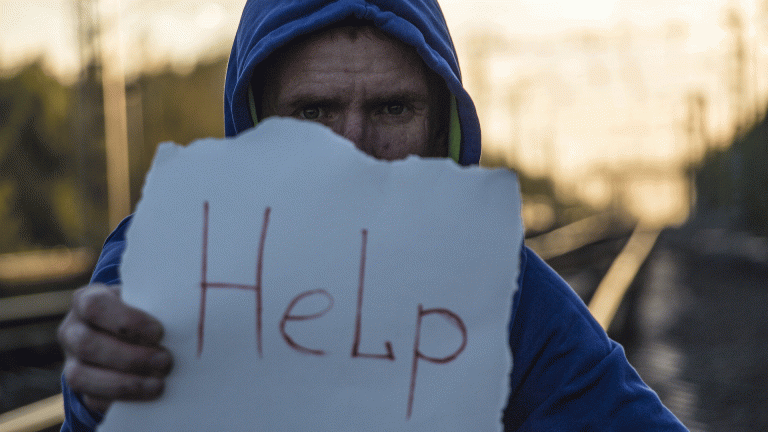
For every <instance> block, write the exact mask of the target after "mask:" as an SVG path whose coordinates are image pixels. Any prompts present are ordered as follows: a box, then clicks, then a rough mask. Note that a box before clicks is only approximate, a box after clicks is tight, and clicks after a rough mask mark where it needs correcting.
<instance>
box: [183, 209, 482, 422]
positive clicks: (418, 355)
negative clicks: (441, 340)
mask: <svg viewBox="0 0 768 432" xmlns="http://www.w3.org/2000/svg"><path fill="white" fill-rule="evenodd" d="M270 211H271V209H270V207H267V208H266V209H265V210H264V216H263V221H262V226H261V237H260V240H259V246H258V253H257V258H256V283H255V284H254V285H246V284H236V283H227V282H212V281H209V280H208V225H209V203H208V201H205V202H204V203H203V249H202V266H201V280H200V317H199V320H198V330H197V357H198V358H199V357H200V356H201V355H202V353H203V343H204V339H205V338H204V334H205V306H206V294H207V291H208V290H209V289H241V290H250V291H254V292H255V294H256V302H255V313H256V329H255V333H256V349H257V353H258V357H259V358H262V357H263V355H264V349H263V346H262V334H263V323H262V315H263V314H262V312H263V307H264V305H263V302H262V290H263V287H262V272H263V262H264V248H265V243H266V239H267V231H268V226H269V217H270ZM367 241H368V230H367V229H362V230H361V248H360V270H359V283H358V289H357V308H356V313H355V316H354V318H353V319H351V320H350V321H351V324H352V325H354V329H355V331H354V338H353V340H352V341H351V348H350V357H351V358H361V359H374V360H384V361H395V352H394V350H393V349H392V343H391V342H390V341H386V342H384V349H385V351H386V352H385V353H365V352H361V351H360V341H361V339H362V334H361V333H362V332H361V328H362V320H363V316H362V306H363V293H364V286H365V263H366V246H367ZM310 297H323V298H325V300H326V303H327V306H326V307H325V308H324V309H323V310H321V311H319V312H315V313H311V314H297V313H294V309H295V308H296V306H297V305H298V304H299V303H301V302H302V301H304V300H306V299H309V298H310ZM333 302H334V299H333V296H332V295H331V294H330V293H329V292H328V291H326V290H324V289H312V290H308V291H304V292H302V293H299V294H297V295H296V296H295V297H294V298H293V299H292V300H291V301H290V302H289V303H288V305H287V306H286V307H285V311H284V312H283V314H282V318H281V319H280V322H279V323H278V328H279V331H280V336H281V337H282V339H283V340H284V341H285V343H286V344H287V345H288V346H289V347H290V348H291V349H293V350H295V351H297V352H299V353H303V354H307V355H315V356H323V355H325V354H326V352H325V351H324V350H322V349H319V348H311V347H307V346H303V345H300V344H298V343H297V342H296V341H294V339H293V338H291V335H290V334H289V333H288V331H287V330H286V324H287V323H289V322H292V321H295V322H301V321H310V320H314V319H318V318H320V317H322V316H324V315H325V314H327V313H329V312H330V311H331V309H333ZM430 315H439V316H441V317H442V318H444V319H445V320H446V322H448V323H450V324H451V325H452V326H453V327H455V330H456V331H458V332H459V334H460V335H461V339H462V342H461V345H460V346H459V347H458V348H457V349H456V350H455V351H454V352H453V353H451V354H449V355H446V356H444V357H432V356H429V355H427V354H425V353H423V352H422V351H421V326H422V321H423V319H424V318H426V317H428V316H430ZM414 334H415V337H414V341H413V350H412V352H411V356H412V357H411V378H410V388H409V391H408V400H407V402H406V414H405V418H406V419H410V418H411V414H412V412H413V399H414V394H415V391H416V376H417V371H418V366H419V361H421V360H424V361H427V362H430V363H435V364H445V363H449V362H451V361H453V360H455V359H456V358H457V357H458V356H459V355H460V354H461V353H462V352H463V351H464V349H465V348H466V346H467V329H466V326H465V325H464V321H463V320H462V319H461V317H459V316H458V315H457V314H456V313H454V312H452V311H450V310H448V309H445V308H430V309H425V308H424V307H423V305H421V304H418V305H417V306H416V328H415V332H414Z"/></svg>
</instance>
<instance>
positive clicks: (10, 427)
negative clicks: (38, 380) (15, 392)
mask: <svg viewBox="0 0 768 432" xmlns="http://www.w3.org/2000/svg"><path fill="white" fill-rule="evenodd" d="M63 422H64V397H63V396H62V395H61V393H59V394H57V395H56V396H51V397H49V398H47V399H43V400H41V401H38V402H34V403H31V404H29V405H26V406H23V407H21V408H17V409H15V410H13V411H9V412H7V413H4V414H0V432H37V431H39V430H41V429H45V428H47V427H51V426H56V425H57V424H61V423H63Z"/></svg>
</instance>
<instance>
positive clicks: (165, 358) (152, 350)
mask: <svg viewBox="0 0 768 432" xmlns="http://www.w3.org/2000/svg"><path fill="white" fill-rule="evenodd" d="M59 339H60V341H61V343H62V346H63V347H64V350H65V351H66V352H67V354H68V355H70V356H72V357H74V358H76V359H78V360H80V361H81V362H83V363H87V364H90V365H93V366H97V367H101V368H105V369H113V370H116V371H121V372H128V373H133V374H139V375H155V376H165V375H167V374H168V372H169V371H170V369H171V365H172V362H173V360H172V358H171V354H170V353H169V352H168V351H167V350H165V349H164V348H162V347H160V346H147V345H137V344H132V343H128V342H125V341H123V340H120V339H118V338H116V337H114V336H112V335H110V334H107V333H104V332H101V331H98V330H95V329H94V328H93V327H90V326H88V325H87V324H85V323H84V322H83V321H80V320H76V319H68V320H65V323H63V324H62V326H61V328H60V329H59Z"/></svg>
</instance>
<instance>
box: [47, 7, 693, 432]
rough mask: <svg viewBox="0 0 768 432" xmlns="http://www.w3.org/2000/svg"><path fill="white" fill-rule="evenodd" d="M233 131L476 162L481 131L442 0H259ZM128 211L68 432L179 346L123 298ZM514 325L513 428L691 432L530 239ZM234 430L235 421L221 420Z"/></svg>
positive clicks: (90, 295)
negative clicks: (306, 136)
mask: <svg viewBox="0 0 768 432" xmlns="http://www.w3.org/2000/svg"><path fill="white" fill-rule="evenodd" d="M225 96H226V97H225V121H226V133H227V135H228V136H233V135H236V134H238V133H240V132H242V131H244V130H246V129H249V128H251V127H253V126H254V124H257V123H258V121H259V119H261V118H265V117H269V116H272V115H280V116H292V117H296V118H302V119H307V120H311V121H317V122H320V123H323V124H325V125H327V126H328V127H330V128H331V129H333V130H334V131H335V132H336V133H338V134H340V135H342V136H344V137H346V138H348V139H349V140H350V141H352V142H353V143H354V144H355V145H356V146H357V147H358V148H360V149H361V150H363V151H365V152H366V153H368V154H370V155H372V156H375V157H377V158H381V159H387V160H393V159H400V158H404V157H405V156H407V155H410V154H416V155H421V156H427V157H445V156H450V157H452V158H454V160H456V161H457V162H458V163H460V164H464V165H469V164H476V163H477V162H478V160H479V156H480V130H479V122H478V119H477V115H476V113H475V109H474V105H473V104H472V101H471V99H470V98H469V95H468V94H467V93H466V91H465V90H464V89H463V87H462V85H461V82H460V74H459V69H458V63H457V60H456V55H455V53H454V49H453V44H452V41H451V38H450V35H449V34H448V30H447V27H446V25H445V22H444V19H443V17H442V13H441V12H440V10H439V6H438V5H437V4H436V3H435V2H434V1H433V0H376V1H364V0H341V1H336V2H331V3H329V2H327V1H316V0H304V1H295V2H286V1H280V0H254V1H249V2H248V3H247V4H246V5H245V9H244V11H243V16H242V20H241V23H240V28H239V30H238V33H237V36H236V39H235V43H234V46H233V49H232V54H231V57H230V62H229V67H228V72H227V84H226V90H225ZM129 223H130V218H129V219H126V220H125V221H123V223H121V224H120V226H118V228H117V229H116V230H115V232H113V233H112V234H111V235H110V236H109V238H107V241H106V243H105V246H104V250H103V252H102V255H101V257H100V259H99V263H98V264H97V267H96V270H95V271H94V275H93V278H92V282H93V283H94V285H91V286H89V287H85V288H83V289H81V290H79V291H78V292H77V293H76V295H75V297H74V304H73V309H72V311H71V312H70V314H69V315H68V316H67V318H66V319H65V320H64V322H63V323H62V325H61V327H60V330H59V337H60V340H61V342H62V345H63V347H64V349H65V351H66V353H67V360H66V364H65V368H64V377H63V380H62V383H63V388H64V396H65V411H66V423H65V424H64V427H63V429H62V430H67V431H69V430H72V431H75V430H77V431H80V430H93V429H94V428H95V426H96V425H97V424H98V422H99V421H100V419H101V416H102V413H103V412H104V411H106V409H107V408H108V407H109V405H110V404H111V402H112V401H114V400H118V399H128V400H151V399H153V398H156V397H157V396H159V394H160V393H161V392H162V388H163V378H164V377H165V376H166V375H167V373H168V372H169V370H170V368H171V363H172V360H171V356H170V354H169V353H168V352H167V351H166V350H165V349H164V348H163V347H162V346H161V345H160V341H161V338H162V327H161V325H160V324H159V323H158V322H157V320H155V319H154V318H153V317H151V316H149V315H147V314H145V313H143V312H141V311H139V310H136V309H133V308H131V307H128V306H126V305H125V304H123V303H122V302H121V301H120V298H119V292H118V290H117V288H115V287H107V286H103V285H96V284H97V283H101V284H106V285H118V284H119V283H120V280H119V276H118V274H117V268H118V266H119V263H120V257H121V255H122V251H123V249H124V246H125V237H124V236H125V229H126V227H127V225H128V224H129ZM518 284H519V289H518V290H517V293H516V294H515V297H514V300H513V310H512V313H511V317H512V320H511V322H510V323H509V333H510V339H509V343H510V349H511V350H512V355H513V363H514V366H513V370H512V371H511V374H510V383H511V393H510V395H509V401H508V406H507V408H506V410H505V411H504V413H503V422H504V426H505V429H506V430H621V431H628V430H649V429H652V430H685V428H684V427H683V426H682V425H681V424H680V423H679V422H678V421H677V419H675V417H674V416H673V415H672V414H671V413H670V412H669V411H668V410H667V409H666V408H664V407H663V406H662V404H661V403H660V401H659V400H658V398H657V396H656V395H655V394H654V393H653V392H652V391H651V390H650V389H648V388H647V387H646V386H645V385H644V384H643V383H642V381H641V380H640V378H639V377H638V376H637V374H636V373H635V371H634V370H633V369H632V367H631V366H630V365H629V364H628V363H627V361H626V358H625V357H624V353H623V350H622V348H621V347H620V346H619V345H618V344H616V343H615V342H613V341H611V340H609V339H608V338H607V336H606V335H605V333H604V332H603V330H602V329H601V328H600V326H599V325H598V324H597V323H596V322H595V321H594V320H593V319H592V317H591V316H590V314H589V312H588V310H587V309H586V307H585V306H584V304H583V303H582V302H581V301H580V300H579V299H578V297H577V296H576V295H575V294H574V293H573V291H572V290H570V288H569V287H568V286H567V285H566V284H565V282H563V281H562V279H560V278H559V277H558V276H557V275H556V274H555V273H554V272H553V271H552V270H551V269H550V268H549V267H547V266H546V264H544V263H543V262H542V261H541V259H540V258H538V257H537V256H536V255H535V254H534V253H533V252H531V251H530V250H529V249H527V248H524V249H523V250H522V251H521V268H520V278H519V280H518ZM222 429H226V425H222Z"/></svg>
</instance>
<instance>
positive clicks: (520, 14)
mask: <svg viewBox="0 0 768 432" xmlns="http://www.w3.org/2000/svg"><path fill="white" fill-rule="evenodd" d="M756 1H760V0H742V1H741V2H738V1H736V3H740V4H742V5H743V7H745V8H746V9H747V10H751V9H754V7H755V6H754V4H755V2H756ZM440 3H441V5H442V7H443V9H444V12H445V14H446V17H447V21H448V23H449V27H450V28H451V30H452V32H453V33H454V35H455V36H459V37H461V34H462V33H464V32H466V31H468V29H472V28H475V27H479V26H482V27H491V28H495V29H498V30H499V31H501V32H504V33H506V34H509V35H529V36H530V35H542V34H552V33H557V32H562V31H567V30H568V29H573V28H585V27H586V28H598V29H599V28H603V29H605V28H611V27H612V26H615V25H616V24H617V23H621V22H631V23H633V24H635V25H638V26H658V25H661V24H663V23H664V22H666V21H669V20H674V19H676V20H681V21H686V22H689V23H691V26H690V29H691V30H690V31H691V33H692V35H693V36H694V39H701V38H703V39H707V37H708V36H709V37H710V40H709V41H708V42H709V43H710V44H711V43H716V40H715V41H714V42H713V41H712V40H711V38H712V37H714V38H717V35H718V34H719V33H721V32H722V31H721V30H718V28H719V27H718V25H719V24H720V23H719V22H718V21H719V17H720V16H721V12H722V10H723V8H724V7H725V6H726V5H727V4H728V3H734V0H643V1H637V0H634V1H633V0H594V1H591V2H573V1H564V0H560V1H556V0H516V1H510V0H499V1H488V0H484V1H467V0H442V1H441V2H440ZM102 5H103V6H104V10H105V11H106V12H107V14H108V15H111V14H113V13H114V11H115V10H119V11H120V26H121V28H122V30H123V31H122V34H123V36H122V43H121V45H122V50H123V51H124V52H125V55H126V57H125V58H126V61H125V62H124V63H125V68H126V71H127V73H128V74H129V75H130V74H132V73H135V72H136V70H137V69H138V68H139V67H141V66H143V65H144V64H149V65H154V64H159V63H165V62H171V63H172V64H176V65H178V66H179V67H182V68H183V67H185V66H187V67H188V66H189V65H191V64H193V63H194V61H195V60H196V58H197V57H199V56H205V55H210V53H216V54H219V53H221V52H226V50H227V47H228V46H229V44H230V43H231V40H232V38H233V36H234V33H235V30H236V28H237V23H238V19H239V14H240V12H241V10H242V7H243V5H244V1H243V0H219V1H215V2H205V1H190V0H186V1H167V0H163V1H158V0H122V1H118V0H103V1H102ZM704 44H705V45H706V44H707V42H705V43H704ZM142 45H144V46H150V47H152V49H151V50H150V49H145V48H142ZM40 56H43V57H44V58H45V59H46V62H47V64H48V67H49V69H50V70H51V71H52V73H54V74H56V75H58V76H69V77H70V78H71V76H72V74H73V71H75V70H76V69H77V67H78V65H79V63H80V60H79V57H78V54H77V40H76V13H75V1H74V0H0V69H8V68H13V67H16V66H18V65H19V64H24V63H26V62H29V61H30V60H31V59H34V58H36V57H40ZM142 59H143V60H142Z"/></svg>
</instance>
